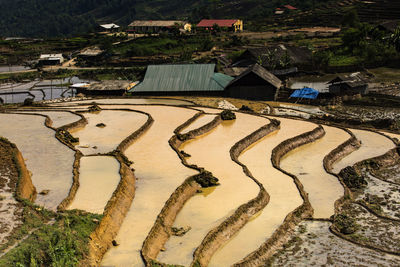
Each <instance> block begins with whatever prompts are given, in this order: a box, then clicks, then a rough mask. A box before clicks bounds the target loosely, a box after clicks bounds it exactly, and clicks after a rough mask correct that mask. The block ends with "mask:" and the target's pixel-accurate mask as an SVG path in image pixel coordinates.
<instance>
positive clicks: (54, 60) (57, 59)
mask: <svg viewBox="0 0 400 267" xmlns="http://www.w3.org/2000/svg"><path fill="white" fill-rule="evenodd" d="M63 62H64V57H63V55H62V54H42V55H40V58H39V65H41V66H45V65H46V66H52V65H60V64H61V63H63Z"/></svg>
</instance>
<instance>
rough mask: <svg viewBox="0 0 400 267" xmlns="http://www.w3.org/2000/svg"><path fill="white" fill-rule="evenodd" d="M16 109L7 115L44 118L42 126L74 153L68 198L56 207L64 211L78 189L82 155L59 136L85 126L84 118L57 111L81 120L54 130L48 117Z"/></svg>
mask: <svg viewBox="0 0 400 267" xmlns="http://www.w3.org/2000/svg"><path fill="white" fill-rule="evenodd" d="M18 111H19V110H18V109H15V110H12V112H8V113H9V114H18V115H28V116H40V117H44V118H45V121H44V125H45V126H46V127H47V128H49V129H51V130H53V131H54V132H55V137H56V139H57V140H58V141H59V142H60V143H62V144H63V145H65V146H67V147H68V148H70V149H71V150H73V151H74V152H75V159H74V165H73V169H72V175H73V178H72V186H71V188H70V191H69V193H68V196H67V197H66V198H65V199H64V200H63V201H61V203H60V204H59V205H58V207H57V210H65V209H66V207H67V206H68V205H69V204H70V203H71V202H72V200H73V198H74V197H75V194H76V191H77V190H78V187H79V165H80V164H79V162H80V158H81V157H82V153H81V152H80V151H79V150H77V149H76V148H75V147H74V146H73V145H72V144H71V143H70V142H69V141H68V140H67V139H65V137H64V135H63V134H61V133H62V132H63V131H67V132H68V130H72V129H75V128H79V127H83V126H85V125H86V124H87V120H86V118H85V117H84V116H82V115H81V114H78V113H75V112H72V111H68V110H57V112H69V113H72V114H74V115H77V116H79V117H80V118H81V119H79V120H78V121H76V122H73V123H70V124H67V125H64V126H61V127H59V128H54V127H52V124H53V121H52V120H51V119H50V117H49V116H47V115H44V114H40V113H35V112H31V113H19V112H18ZM21 111H22V110H21ZM23 111H27V110H26V109H24V110H23ZM28 111H36V112H37V111H49V110H32V109H30V110H28Z"/></svg>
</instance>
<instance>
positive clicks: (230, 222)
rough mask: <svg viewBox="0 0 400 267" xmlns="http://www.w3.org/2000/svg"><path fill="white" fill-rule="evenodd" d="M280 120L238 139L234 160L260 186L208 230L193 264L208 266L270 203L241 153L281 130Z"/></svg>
mask: <svg viewBox="0 0 400 267" xmlns="http://www.w3.org/2000/svg"><path fill="white" fill-rule="evenodd" d="M279 125H280V122H279V121H277V120H271V122H270V123H269V124H267V125H264V126H262V127H261V128H260V129H258V130H256V131H255V132H253V133H251V134H250V135H248V136H246V137H245V138H243V139H242V140H240V141H238V142H237V143H236V144H235V145H234V146H233V147H232V148H231V149H230V156H231V159H232V161H234V162H235V163H236V164H238V165H239V166H241V167H242V169H243V172H244V173H245V174H246V176H247V177H249V178H250V179H251V180H253V181H254V182H255V183H256V184H257V185H258V186H259V188H260V192H259V194H258V195H257V197H256V198H253V199H251V200H250V201H248V202H247V203H245V204H242V205H241V206H240V207H239V208H237V209H236V210H235V212H234V214H233V215H231V216H229V217H228V218H227V219H225V220H224V221H223V222H222V223H221V224H220V225H218V226H217V227H215V228H214V229H212V230H211V231H209V232H208V234H207V235H206V236H205V238H204V239H203V241H202V243H201V244H200V246H199V247H198V248H197V249H196V250H195V252H194V255H193V256H194V257H193V262H192V264H191V266H198V265H200V266H207V265H208V263H209V261H210V260H211V257H212V256H213V254H214V253H215V252H216V251H217V250H218V249H219V248H220V247H222V246H223V245H224V244H225V243H226V242H227V241H228V240H229V239H230V238H231V237H232V236H234V235H235V233H237V232H238V231H240V229H241V228H243V227H244V226H245V225H246V224H247V223H248V222H249V220H250V219H251V218H252V217H253V216H254V215H255V214H256V213H258V212H259V211H261V210H262V209H264V208H265V206H266V205H267V204H268V203H269V200H270V196H269V194H268V192H267V191H266V190H265V188H264V186H263V185H262V184H261V183H260V182H259V181H258V180H257V179H256V178H255V177H254V176H253V175H252V173H251V172H250V170H249V169H248V168H247V166H246V165H244V164H243V163H241V162H240V161H239V156H240V154H241V153H242V152H243V151H244V150H245V149H246V148H248V147H249V146H250V145H252V144H254V143H256V142H257V141H259V140H261V139H262V138H264V137H265V136H267V135H268V134H270V133H272V132H274V131H277V130H279V128H280V127H279Z"/></svg>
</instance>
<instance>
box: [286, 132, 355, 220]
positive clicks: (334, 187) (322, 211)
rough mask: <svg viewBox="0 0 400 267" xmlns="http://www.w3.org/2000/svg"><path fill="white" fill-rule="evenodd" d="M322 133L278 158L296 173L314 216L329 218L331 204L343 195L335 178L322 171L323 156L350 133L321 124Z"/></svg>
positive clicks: (342, 141)
mask: <svg viewBox="0 0 400 267" xmlns="http://www.w3.org/2000/svg"><path fill="white" fill-rule="evenodd" d="M324 129H325V132H326V135H325V136H324V137H323V138H322V139H319V140H317V141H316V142H313V143H311V144H308V145H305V146H302V147H299V148H297V149H295V150H293V151H291V152H289V153H288V154H287V155H286V156H285V157H284V158H283V159H282V161H281V167H282V169H284V170H285V171H288V172H289V173H292V174H294V175H296V176H297V177H298V178H299V180H300V182H301V183H302V184H303V185H304V189H305V191H306V192H307V193H308V194H309V199H310V202H311V206H312V207H313V208H314V218H329V217H330V216H331V215H333V214H334V203H335V201H336V200H338V199H339V198H340V197H342V196H343V193H344V189H343V187H342V185H341V184H340V183H339V181H338V179H337V178H336V177H335V176H333V175H330V174H328V173H326V172H325V169H324V167H323V159H324V157H325V156H326V155H327V154H328V153H329V152H331V151H332V150H333V149H335V148H336V147H337V146H339V145H340V144H342V143H344V142H345V141H346V140H348V139H349V138H350V135H349V134H348V133H347V132H345V131H343V130H341V129H338V128H334V127H329V126H324Z"/></svg>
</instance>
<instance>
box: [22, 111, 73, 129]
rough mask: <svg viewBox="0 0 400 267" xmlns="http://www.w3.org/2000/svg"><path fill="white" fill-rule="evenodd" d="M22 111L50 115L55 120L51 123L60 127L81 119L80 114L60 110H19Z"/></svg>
mask: <svg viewBox="0 0 400 267" xmlns="http://www.w3.org/2000/svg"><path fill="white" fill-rule="evenodd" d="M18 112H21V113H38V114H43V115H46V116H49V117H50V119H51V120H52V121H53V124H52V125H51V126H52V127H54V128H59V127H61V126H64V125H67V124H70V123H73V122H76V121H78V120H80V119H81V117H79V116H78V115H75V114H73V113H70V112H62V111H60V112H58V111H29V112H28V111H18Z"/></svg>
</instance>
